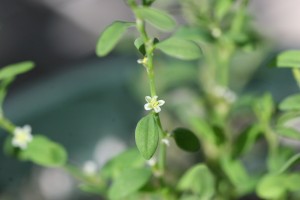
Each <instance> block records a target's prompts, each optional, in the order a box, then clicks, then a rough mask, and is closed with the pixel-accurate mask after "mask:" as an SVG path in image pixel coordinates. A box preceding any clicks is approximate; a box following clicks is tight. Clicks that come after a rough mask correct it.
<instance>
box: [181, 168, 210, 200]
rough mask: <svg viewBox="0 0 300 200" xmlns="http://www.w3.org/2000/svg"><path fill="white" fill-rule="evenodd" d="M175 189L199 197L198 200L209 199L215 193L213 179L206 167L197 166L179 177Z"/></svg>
mask: <svg viewBox="0 0 300 200" xmlns="http://www.w3.org/2000/svg"><path fill="white" fill-rule="evenodd" d="M177 188H178V190H180V191H184V192H192V193H193V194H196V195H199V198H198V199H199V200H202V199H203V200H205V199H211V198H212V197H213V195H214V193H215V177H214V176H213V174H212V173H211V171H210V170H209V169H208V167H207V166H206V165H203V164H198V165H196V166H194V167H192V168H191V169H189V170H188V171H187V172H186V173H185V174H184V175H183V176H182V177H181V179H180V180H179V183H178V185H177Z"/></svg>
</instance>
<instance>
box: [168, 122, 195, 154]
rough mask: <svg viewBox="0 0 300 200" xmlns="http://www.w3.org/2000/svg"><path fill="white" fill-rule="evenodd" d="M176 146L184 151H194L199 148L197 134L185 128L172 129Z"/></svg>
mask: <svg viewBox="0 0 300 200" xmlns="http://www.w3.org/2000/svg"><path fill="white" fill-rule="evenodd" d="M173 135H174V139H175V142H176V144H177V146H178V147H179V148H181V149H183V150H185V151H189V152H196V151H198V150H199V149H200V142H199V139H198V138H197V136H196V135H195V134H194V133H193V132H192V131H190V130H188V129H185V128H177V129H175V130H174V131H173Z"/></svg>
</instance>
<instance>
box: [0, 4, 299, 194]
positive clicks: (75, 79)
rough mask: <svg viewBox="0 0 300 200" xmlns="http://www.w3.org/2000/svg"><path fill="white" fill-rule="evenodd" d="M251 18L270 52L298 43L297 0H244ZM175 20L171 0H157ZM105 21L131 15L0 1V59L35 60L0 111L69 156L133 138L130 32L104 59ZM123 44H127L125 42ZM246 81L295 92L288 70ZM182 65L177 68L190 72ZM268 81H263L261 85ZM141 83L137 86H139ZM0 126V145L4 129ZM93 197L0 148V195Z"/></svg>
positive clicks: (278, 92)
mask: <svg viewBox="0 0 300 200" xmlns="http://www.w3.org/2000/svg"><path fill="white" fill-rule="evenodd" d="M250 2H251V3H250V12H251V13H253V17H254V23H255V26H256V27H257V28H258V30H259V32H260V33H261V34H263V35H264V37H265V39H266V40H270V41H272V43H273V45H274V46H273V48H274V50H273V51H274V52H276V51H279V50H282V49H286V48H299V47H300V25H299V18H300V13H299V7H300V2H299V1H298V0H285V1H280V0H277V1H274V0H252V1H250ZM155 6H159V7H164V8H167V9H168V10H169V11H170V12H171V13H172V14H175V15H177V18H178V19H179V21H182V22H184V21H183V20H182V18H181V13H180V8H179V6H178V2H176V1H171V0H164V1H158V2H157V4H156V5H155ZM114 20H133V16H132V14H131V11H130V10H129V8H128V7H126V5H125V3H124V2H123V1H120V0H0V67H3V66H6V65H8V64H12V63H16V62H19V61H23V60H32V61H34V62H35V63H36V67H35V69H34V70H32V71H31V72H29V73H26V74H24V75H21V76H19V77H18V79H17V80H16V81H15V82H14V84H12V85H11V87H10V90H9V93H8V97H7V99H6V102H5V107H4V108H5V113H6V115H7V117H8V118H9V119H11V120H12V121H13V122H14V123H15V124H17V125H19V126H23V125H25V124H30V125H31V126H32V128H33V133H34V134H37V133H39V134H45V135H47V136H48V137H49V138H51V139H53V140H55V141H57V142H59V143H61V144H63V145H64V146H65V147H66V149H67V151H68V153H69V156H70V160H71V162H73V163H75V164H76V165H78V166H83V165H84V163H85V162H86V161H88V160H93V161H94V162H96V163H97V165H98V167H101V165H103V163H104V162H105V161H106V160H107V159H108V158H109V157H111V156H113V155H115V154H117V153H118V152H121V151H122V150H124V149H125V148H126V147H128V146H133V144H134V134H133V133H134V129H135V125H136V122H137V121H138V119H139V118H140V117H141V116H142V115H143V112H144V111H143V103H144V99H143V97H141V96H137V92H135V84H134V80H136V76H137V75H138V74H139V71H140V70H141V69H140V67H139V66H138V65H137V63H136V60H137V59H139V56H138V54H136V53H130V51H129V50H133V51H131V52H135V51H134V49H133V47H132V46H130V45H131V42H132V40H130V37H128V38H127V40H126V39H125V41H123V42H122V43H121V44H120V45H118V48H117V49H116V51H114V52H113V53H112V54H110V55H109V56H107V57H105V58H97V57H96V56H95V53H94V52H95V50H94V49H95V44H96V41H97V39H98V36H99V34H100V33H101V31H102V30H103V29H104V28H105V27H106V26H107V25H109V24H110V23H112V22H113V21H114ZM128 49H129V50H128ZM261 65H262V66H261V68H259V69H258V70H256V71H255V73H254V75H253V77H251V80H250V81H249V83H248V85H247V87H246V88H247V89H248V90H251V91H253V92H259V91H265V90H271V91H272V92H273V94H274V95H275V97H276V99H277V100H281V99H282V98H283V97H284V96H286V95H288V94H291V93H294V92H295V91H297V88H296V84H295V83H294V81H293V79H292V76H291V74H290V72H289V70H272V69H268V68H266V67H264V63H262V64H261ZM192 76H193V73H192V72H191V73H190V74H188V75H187V76H186V77H187V78H195V77H192ZM270 83H272V84H270ZM145 90H147V88H145ZM5 134H6V133H4V132H2V131H1V132H0V146H2V144H3V142H4V138H5ZM15 199H21V200H35V199H37V200H41V199H45V200H68V199H73V200H74V199H99V198H97V197H93V196H91V195H86V194H84V193H82V192H80V191H79V190H78V189H77V185H76V182H75V181H74V180H73V179H72V178H71V177H70V176H69V175H67V174H66V173H65V172H64V171H62V170H58V169H45V168H39V167H37V166H33V165H31V164H30V163H20V162H18V161H16V160H15V159H13V158H9V157H6V156H5V155H3V151H2V150H1V151H0V200H15Z"/></svg>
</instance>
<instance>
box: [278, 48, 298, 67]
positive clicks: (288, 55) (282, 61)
mask: <svg viewBox="0 0 300 200" xmlns="http://www.w3.org/2000/svg"><path fill="white" fill-rule="evenodd" d="M276 66H277V67H283V68H285V67H288V68H291V67H292V68H294V67H297V68H300V51H297V50H289V51H284V52H282V53H280V54H279V55H278V56H277V57H276Z"/></svg>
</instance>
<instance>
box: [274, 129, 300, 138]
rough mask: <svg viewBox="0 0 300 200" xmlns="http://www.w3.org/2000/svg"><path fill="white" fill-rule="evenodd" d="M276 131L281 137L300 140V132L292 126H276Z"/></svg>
mask: <svg viewBox="0 0 300 200" xmlns="http://www.w3.org/2000/svg"><path fill="white" fill-rule="evenodd" d="M276 133H278V134H279V135H281V136H283V137H287V138H291V139H296V140H300V132H299V131H297V130H295V129H294V128H292V127H286V126H277V127H276Z"/></svg>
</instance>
